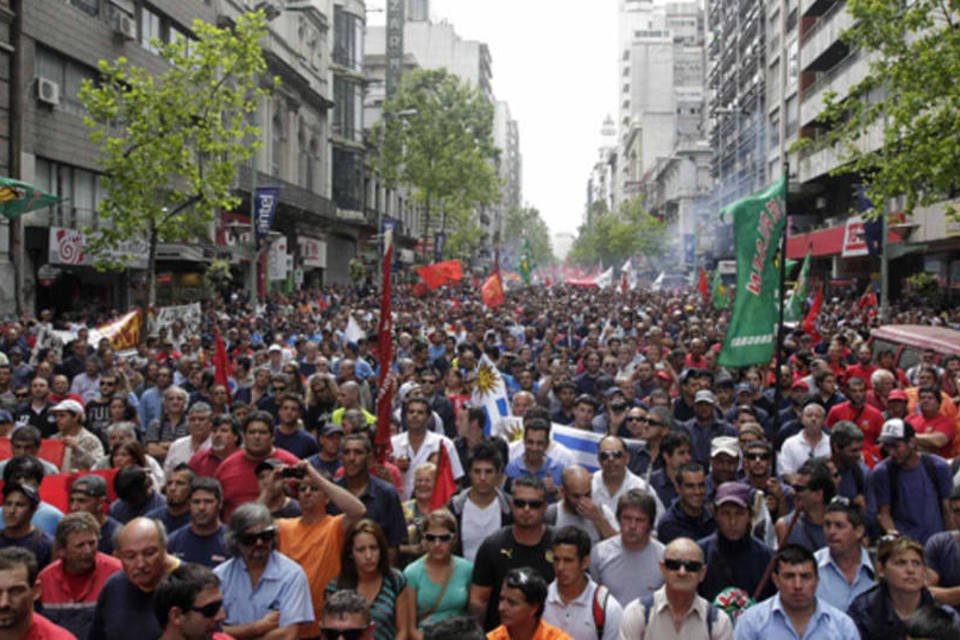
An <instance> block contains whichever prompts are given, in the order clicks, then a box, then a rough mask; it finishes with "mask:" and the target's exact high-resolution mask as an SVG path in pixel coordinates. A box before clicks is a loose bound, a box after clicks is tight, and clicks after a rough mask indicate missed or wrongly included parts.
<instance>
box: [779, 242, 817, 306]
mask: <svg viewBox="0 0 960 640" xmlns="http://www.w3.org/2000/svg"><path fill="white" fill-rule="evenodd" d="M812 256H813V247H810V248H809V249H807V257H806V258H804V259H803V266H802V267H800V275H799V276H797V284H796V285H794V287H793V295H791V296H790V299H789V300H787V304H786V305H785V306H784V308H783V319H784V321H785V322H799V321H800V319H801V318H802V317H803V301H804V300H806V299H807V296H808V295H809V293H810V292H809V283H810V258H811V257H812Z"/></svg>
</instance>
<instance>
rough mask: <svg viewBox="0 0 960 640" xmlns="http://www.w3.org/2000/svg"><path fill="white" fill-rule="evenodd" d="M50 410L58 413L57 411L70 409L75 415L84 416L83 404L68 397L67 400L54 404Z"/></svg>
mask: <svg viewBox="0 0 960 640" xmlns="http://www.w3.org/2000/svg"><path fill="white" fill-rule="evenodd" d="M50 411H51V413H56V412H57V411H69V412H70V413H72V414H74V415H78V416H82V415H83V405H82V404H80V403H79V402H77V401H76V400H73V399H71V398H67V399H66V400H62V401H61V402H60V403H59V404H57V405H54V407H53V408H52V409H50Z"/></svg>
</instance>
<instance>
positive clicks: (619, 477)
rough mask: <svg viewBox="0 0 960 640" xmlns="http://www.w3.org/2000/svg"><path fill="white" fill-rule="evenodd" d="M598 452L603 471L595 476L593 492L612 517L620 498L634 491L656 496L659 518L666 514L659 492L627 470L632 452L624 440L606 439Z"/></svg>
mask: <svg viewBox="0 0 960 640" xmlns="http://www.w3.org/2000/svg"><path fill="white" fill-rule="evenodd" d="M645 419H646V418H645ZM597 449H598V451H597V459H598V460H599V462H600V470H599V471H598V472H596V473H594V474H593V480H592V481H591V489H592V492H593V499H594V501H596V503H597V504H598V505H599V506H601V507H603V508H604V509H606V510H608V511H609V512H610V513H611V514H612V513H613V512H614V511H616V509H617V502H618V501H619V500H620V497H621V496H623V495H624V494H625V493H627V491H630V490H632V489H639V490H640V491H642V492H644V493H646V494H649V495H650V496H651V497H653V499H654V502H655V503H656V505H657V515H658V516H659V515H660V514H661V513H663V512H664V507H663V503H662V502H660V498H658V497H657V494H656V492H654V490H653V489H652V488H651V487H650V485H649V484H647V482H646V481H645V480H644V479H643V478H641V477H640V476H638V475H635V474H634V473H632V472H631V471H630V469H628V468H627V465H628V463H629V460H630V451H629V450H628V449H627V445H626V443H625V442H624V441H623V439H622V438H619V437H617V436H613V435H608V436H604V437H603V439H602V440H600V443H599V445H597ZM654 521H656V519H654Z"/></svg>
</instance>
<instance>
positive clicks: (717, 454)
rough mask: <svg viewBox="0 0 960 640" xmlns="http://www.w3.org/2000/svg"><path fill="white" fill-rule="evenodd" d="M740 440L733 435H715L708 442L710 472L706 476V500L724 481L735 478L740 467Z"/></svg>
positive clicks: (710, 497) (731, 480)
mask: <svg viewBox="0 0 960 640" xmlns="http://www.w3.org/2000/svg"><path fill="white" fill-rule="evenodd" d="M740 466H741V465H740V442H739V441H738V440H737V439H736V438H735V437H733V436H717V437H716V438H714V439H713V440H712V441H711V442H710V469H709V471H710V473H709V475H708V477H707V501H708V502H709V501H711V500H713V495H714V493H715V492H716V489H717V487H719V486H720V485H721V484H723V483H724V482H733V481H734V480H736V479H737V470H738V469H739V468H740Z"/></svg>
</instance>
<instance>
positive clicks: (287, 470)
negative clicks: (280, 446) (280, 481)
mask: <svg viewBox="0 0 960 640" xmlns="http://www.w3.org/2000/svg"><path fill="white" fill-rule="evenodd" d="M305 475H307V470H306V469H301V468H300V467H284V468H283V469H281V470H280V477H281V478H296V479H297V480H301V479H303V477H304V476H305Z"/></svg>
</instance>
